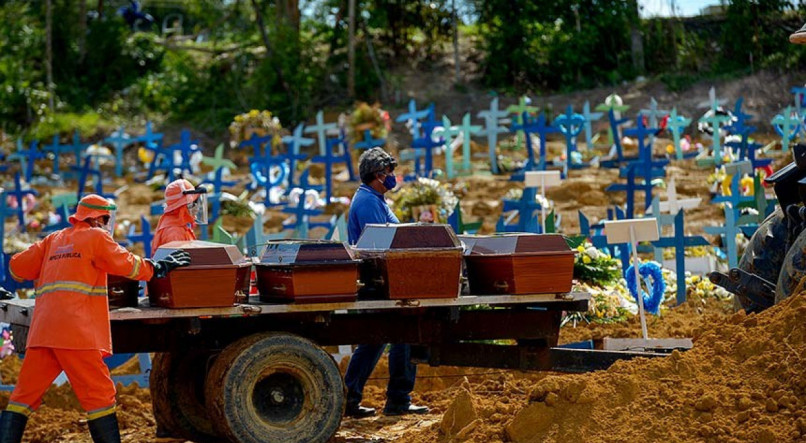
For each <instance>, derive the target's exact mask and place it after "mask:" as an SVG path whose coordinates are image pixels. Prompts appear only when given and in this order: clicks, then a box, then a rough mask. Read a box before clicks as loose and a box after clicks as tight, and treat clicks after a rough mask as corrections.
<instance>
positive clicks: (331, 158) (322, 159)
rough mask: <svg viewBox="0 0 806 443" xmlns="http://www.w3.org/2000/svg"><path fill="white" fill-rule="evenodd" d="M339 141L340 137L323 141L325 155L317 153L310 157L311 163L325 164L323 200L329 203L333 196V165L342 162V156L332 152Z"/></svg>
mask: <svg viewBox="0 0 806 443" xmlns="http://www.w3.org/2000/svg"><path fill="white" fill-rule="evenodd" d="M340 143H341V139H340V138H333V139H327V140H326V141H325V155H317V156H315V157H314V158H312V159H311V162H312V163H321V164H323V165H325V201H326V202H327V204H330V201H331V199H332V198H333V165H334V164H338V163H343V162H344V158H343V157H342V156H339V155H335V154H334V153H333V148H334V147H335V146H338V145H339V144H340Z"/></svg>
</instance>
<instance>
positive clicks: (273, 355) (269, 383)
mask: <svg viewBox="0 0 806 443" xmlns="http://www.w3.org/2000/svg"><path fill="white" fill-rule="evenodd" d="M205 398H206V399H207V408H208V411H209V414H210V418H211V419H212V420H213V422H214V423H215V424H216V425H217V429H219V430H220V431H221V432H222V433H223V434H224V436H225V437H227V438H228V439H229V440H230V441H233V442H239V443H247V442H250V443H251V442H266V441H282V442H326V441H328V440H329V439H330V438H331V437H332V436H333V435H334V434H335V433H336V430H337V429H338V427H339V425H340V424H341V418H342V415H344V405H345V387H344V383H343V382H342V379H341V374H340V373H339V369H338V367H337V366H336V362H335V361H334V360H333V358H332V357H331V356H330V354H328V353H327V352H325V351H324V350H323V349H322V348H320V347H319V346H317V345H316V344H315V343H313V342H311V341H309V340H307V339H305V338H302V337H299V336H296V335H292V334H285V333H268V334H255V335H252V336H249V337H245V338H243V339H241V340H238V341H236V342H235V343H233V344H231V345H229V346H227V347H226V348H225V349H224V351H223V352H222V353H221V355H220V356H219V357H218V359H216V361H215V363H214V364H213V366H212V368H210V372H209V374H208V375H207V381H206V382H205Z"/></svg>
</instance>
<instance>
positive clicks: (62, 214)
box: [42, 205, 72, 236]
mask: <svg viewBox="0 0 806 443" xmlns="http://www.w3.org/2000/svg"><path fill="white" fill-rule="evenodd" d="M69 210H70V209H69V208H68V207H67V205H61V206H59V207H58V208H56V215H57V216H58V217H59V221H58V222H56V223H54V224H52V225H47V226H45V227H44V228H42V235H43V236H44V235H47V234H49V233H51V232H56V231H59V230H62V229H65V228H69V227H70V226H72V225H71V224H70V222H69V221H67V220H68V219H69V218H70V212H69Z"/></svg>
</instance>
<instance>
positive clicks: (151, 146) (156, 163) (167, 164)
mask: <svg viewBox="0 0 806 443" xmlns="http://www.w3.org/2000/svg"><path fill="white" fill-rule="evenodd" d="M144 148H145V149H146V150H148V151H151V152H153V153H154V156H153V157H152V159H151V163H149V164H148V174H147V175H146V178H147V179H151V178H154V175H155V174H156V173H157V171H165V175H166V178H167V179H168V182H171V181H173V178H174V177H173V158H172V157H173V155H172V154H173V153H172V152H171V151H170V150H169V149H166V148H163V147H162V145H161V144H159V145H158V144H156V143H153V142H150V143H146V144H145V146H144Z"/></svg>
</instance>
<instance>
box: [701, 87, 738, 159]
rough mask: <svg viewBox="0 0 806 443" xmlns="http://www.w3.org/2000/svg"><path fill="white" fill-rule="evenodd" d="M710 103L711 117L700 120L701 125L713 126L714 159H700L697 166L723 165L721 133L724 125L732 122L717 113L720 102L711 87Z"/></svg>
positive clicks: (727, 117) (727, 116) (709, 93)
mask: <svg viewBox="0 0 806 443" xmlns="http://www.w3.org/2000/svg"><path fill="white" fill-rule="evenodd" d="M708 97H709V103H710V106H711V110H710V112H711V115H710V116H708V117H706V116H702V117H701V118H700V123H705V124H709V125H711V129H712V130H713V134H712V135H711V149H712V151H713V153H712V155H713V157H712V158H711V159H700V160H698V161H697V164H700V165H710V164H712V163H713V164H715V165H717V166H718V165H721V164H722V147H721V146H720V144H721V143H722V134H721V132H720V130H721V125H722V123H727V122H729V121H730V120H731V118H730V116H729V115H719V114H717V111H718V109H719V101H718V100H717V98H716V90H715V89H714V88H713V87H711V89H710V90H709V91H708Z"/></svg>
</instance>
